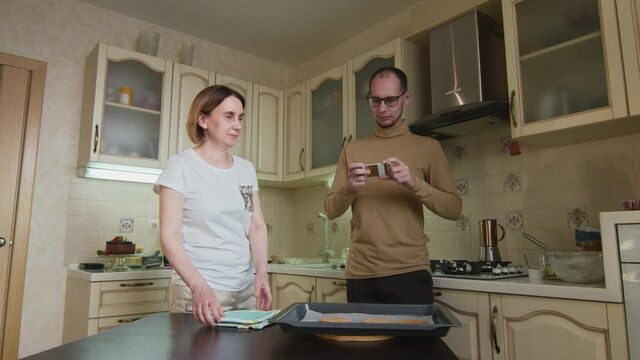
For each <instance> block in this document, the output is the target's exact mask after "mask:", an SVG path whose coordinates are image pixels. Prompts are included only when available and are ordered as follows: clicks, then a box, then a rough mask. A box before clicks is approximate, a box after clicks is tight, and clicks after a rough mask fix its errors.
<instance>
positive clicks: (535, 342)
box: [434, 289, 628, 360]
mask: <svg viewBox="0 0 640 360" xmlns="http://www.w3.org/2000/svg"><path fill="white" fill-rule="evenodd" d="M434 295H435V296H434V301H435V303H437V304H439V305H441V306H444V307H446V308H447V309H448V310H450V311H451V312H452V313H453V314H454V315H455V316H456V318H458V320H460V322H461V324H462V327H460V328H454V329H451V330H450V331H449V334H448V335H447V336H446V337H445V338H444V339H443V340H444V341H445V343H447V345H448V346H449V347H450V348H451V349H452V350H453V352H454V353H456V355H457V356H459V357H460V358H461V359H494V360H498V359H628V353H627V345H626V341H625V338H626V334H625V331H624V324H625V322H624V321H625V320H624V306H623V305H622V304H615V303H604V302H592V301H579V300H565V299H552V298H544V297H534V296H518V295H505V294H494V293H491V294H489V293H484V292H474V291H460V290H450V289H435V290H434ZM568 344H571V346H569V345H568Z"/></svg>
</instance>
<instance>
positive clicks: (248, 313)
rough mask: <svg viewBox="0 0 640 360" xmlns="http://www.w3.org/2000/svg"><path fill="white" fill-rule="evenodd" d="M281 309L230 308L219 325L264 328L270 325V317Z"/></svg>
mask: <svg viewBox="0 0 640 360" xmlns="http://www.w3.org/2000/svg"><path fill="white" fill-rule="evenodd" d="M279 311H280V310H270V311H260V310H229V311H225V312H224V316H223V317H222V319H221V320H220V323H218V326H225V327H237V328H244V329H249V328H250V329H262V328H264V327H265V326H267V325H269V318H270V317H272V316H273V315H275V314H277V313H278V312H279Z"/></svg>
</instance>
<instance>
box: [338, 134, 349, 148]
mask: <svg viewBox="0 0 640 360" xmlns="http://www.w3.org/2000/svg"><path fill="white" fill-rule="evenodd" d="M345 142H347V137H346V136H345V137H343V138H342V146H341V147H340V149H344V143H345Z"/></svg>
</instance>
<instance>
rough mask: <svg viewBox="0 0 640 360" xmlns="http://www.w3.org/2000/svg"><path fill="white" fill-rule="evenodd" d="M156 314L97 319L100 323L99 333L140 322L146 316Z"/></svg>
mask: <svg viewBox="0 0 640 360" xmlns="http://www.w3.org/2000/svg"><path fill="white" fill-rule="evenodd" d="M153 314H154V313H147V314H136V315H126V316H112V317H106V318H99V319H97V322H98V327H97V332H102V331H105V330H109V329H111V328H114V327H116V326H120V325H126V324H129V323H132V322H134V321H136V320H140V319H142V318H143V317H146V316H150V315H153Z"/></svg>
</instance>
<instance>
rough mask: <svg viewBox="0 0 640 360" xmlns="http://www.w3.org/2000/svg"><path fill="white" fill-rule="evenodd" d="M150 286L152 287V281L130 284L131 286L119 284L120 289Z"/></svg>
mask: <svg viewBox="0 0 640 360" xmlns="http://www.w3.org/2000/svg"><path fill="white" fill-rule="evenodd" d="M151 285H153V281H149V282H139V283H131V284H120V287H141V286H151Z"/></svg>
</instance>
